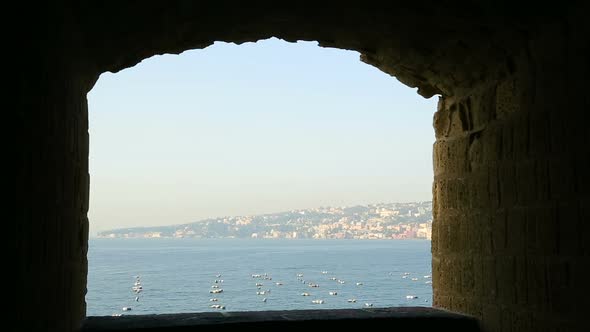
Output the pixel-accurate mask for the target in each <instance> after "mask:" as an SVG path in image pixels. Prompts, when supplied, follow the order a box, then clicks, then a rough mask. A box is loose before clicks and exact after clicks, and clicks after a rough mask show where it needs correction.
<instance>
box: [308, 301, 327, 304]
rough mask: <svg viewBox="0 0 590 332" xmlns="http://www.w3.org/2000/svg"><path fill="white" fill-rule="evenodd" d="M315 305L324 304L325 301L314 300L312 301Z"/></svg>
mask: <svg viewBox="0 0 590 332" xmlns="http://www.w3.org/2000/svg"><path fill="white" fill-rule="evenodd" d="M311 303H313V304H324V300H313V301H311Z"/></svg>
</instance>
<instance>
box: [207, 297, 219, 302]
mask: <svg viewBox="0 0 590 332" xmlns="http://www.w3.org/2000/svg"><path fill="white" fill-rule="evenodd" d="M217 301H219V299H217V298H212V299H209V302H217Z"/></svg>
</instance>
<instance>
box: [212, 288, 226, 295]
mask: <svg viewBox="0 0 590 332" xmlns="http://www.w3.org/2000/svg"><path fill="white" fill-rule="evenodd" d="M209 293H211V294H219V293H223V289H221V288H217V289H212V290H210V291H209Z"/></svg>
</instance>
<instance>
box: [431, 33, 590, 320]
mask: <svg viewBox="0 0 590 332" xmlns="http://www.w3.org/2000/svg"><path fill="white" fill-rule="evenodd" d="M573 23H574V22H563V23H561V24H554V25H547V26H544V27H543V28H542V29H541V30H540V31H539V33H538V34H537V35H535V36H531V38H530V39H529V41H528V42H527V44H526V45H525V47H523V49H522V50H521V52H520V53H519V54H516V55H515V56H514V61H513V63H514V64H513V66H512V68H513V74H512V75H510V76H509V77H506V78H505V79H502V80H500V81H499V82H498V83H497V84H496V85H494V86H492V87H489V88H484V89H482V90H480V91H477V92H475V93H474V94H472V95H470V96H468V97H463V98H452V97H449V98H441V100H440V102H439V109H438V111H437V113H436V114H435V118H434V127H435V131H436V137H437V141H436V143H435V146H434V153H433V159H434V169H435V181H434V184H433V196H434V220H435V222H434V225H433V241H432V253H433V273H434V275H433V284H434V305H435V306H437V307H442V308H447V309H450V310H455V311H459V312H465V313H469V314H472V315H474V316H476V317H479V318H480V319H481V321H482V326H483V327H484V328H485V329H486V330H489V331H509V330H515V331H544V330H563V331H582V330H583V327H584V326H585V324H586V323H584V322H583V321H582V320H581V317H583V315H584V312H585V310H586V309H587V308H588V304H587V297H586V296H584V295H583V294H586V293H587V291H585V288H586V286H585V285H584V284H585V281H584V271H588V270H590V260H589V259H588V258H589V257H588V255H589V245H588V242H587V237H588V234H589V231H588V229H589V227H588V220H589V217H590V214H589V211H590V196H589V193H590V188H589V187H588V186H589V185H590V177H589V174H588V170H590V152H589V151H590V149H589V147H588V144H590V135H589V132H590V131H588V129H587V128H586V126H587V120H586V121H584V119H587V118H588V116H587V114H585V113H586V112H588V111H589V105H590V104H589V103H588V101H589V98H588V94H587V93H585V92H584V86H585V85H586V83H585V82H586V81H587V76H586V75H587V74H588V70H589V67H588V62H587V61H583V60H582V59H583V58H586V59H587V58H589V57H590V53H589V52H588V44H587V42H588V41H587V40H584V38H586V37H584V35H583V34H582V31H574V29H573V26H572V24H573ZM585 43H586V44H585ZM584 44H585V45H584Z"/></svg>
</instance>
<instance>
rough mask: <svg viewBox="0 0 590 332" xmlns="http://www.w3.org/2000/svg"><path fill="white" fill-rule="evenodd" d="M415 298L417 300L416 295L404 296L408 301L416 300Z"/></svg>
mask: <svg viewBox="0 0 590 332" xmlns="http://www.w3.org/2000/svg"><path fill="white" fill-rule="evenodd" d="M417 298H418V296H416V295H406V299H408V300H412V299H417Z"/></svg>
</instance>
